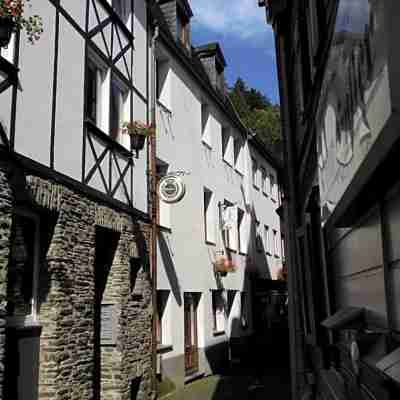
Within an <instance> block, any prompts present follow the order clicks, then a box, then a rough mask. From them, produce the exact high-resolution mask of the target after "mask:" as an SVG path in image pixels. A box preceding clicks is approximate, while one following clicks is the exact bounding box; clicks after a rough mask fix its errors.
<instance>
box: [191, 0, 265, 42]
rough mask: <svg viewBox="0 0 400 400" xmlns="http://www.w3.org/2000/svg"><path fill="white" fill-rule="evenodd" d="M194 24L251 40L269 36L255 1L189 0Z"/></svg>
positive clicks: (263, 11) (262, 15) (263, 12)
mask: <svg viewBox="0 0 400 400" xmlns="http://www.w3.org/2000/svg"><path fill="white" fill-rule="evenodd" d="M190 4H191V7H192V9H193V14H194V22H197V23H198V24H199V25H201V26H203V27H205V28H207V29H209V30H212V31H214V32H217V33H222V34H224V35H234V36H237V37H240V38H241V39H251V38H256V37H259V36H265V35H266V34H269V35H270V34H271V32H272V31H271V27H270V26H269V25H267V24H266V20H265V9H263V8H260V7H258V1H257V0H191V1H190Z"/></svg>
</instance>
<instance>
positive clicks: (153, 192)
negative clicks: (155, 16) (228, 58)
mask: <svg viewBox="0 0 400 400" xmlns="http://www.w3.org/2000/svg"><path fill="white" fill-rule="evenodd" d="M158 34H159V30H158V26H155V29H154V33H153V36H152V38H151V61H150V64H151V65H150V71H151V72H150V99H151V110H150V113H151V114H150V120H151V125H153V126H154V127H156V97H157V94H156V74H157V70H156V55H155V46H156V42H157V38H158ZM149 142H150V144H149V147H150V149H149V150H150V159H149V167H150V199H149V200H150V202H149V203H150V207H149V209H150V212H151V250H150V251H151V278H152V301H153V320H152V365H153V388H154V393H156V390H157V321H158V310H157V236H158V226H157V201H158V196H157V169H156V136H155V135H151V136H150V138H149Z"/></svg>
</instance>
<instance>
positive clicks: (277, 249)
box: [272, 229, 280, 258]
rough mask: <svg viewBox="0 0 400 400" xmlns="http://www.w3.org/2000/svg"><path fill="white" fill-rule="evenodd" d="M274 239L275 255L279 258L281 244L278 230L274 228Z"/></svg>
mask: <svg viewBox="0 0 400 400" xmlns="http://www.w3.org/2000/svg"><path fill="white" fill-rule="evenodd" d="M272 235H273V241H274V256H275V257H278V258H279V256H280V255H279V253H280V252H279V245H278V231H277V230H276V229H273V230H272Z"/></svg>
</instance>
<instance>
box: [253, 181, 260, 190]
mask: <svg viewBox="0 0 400 400" xmlns="http://www.w3.org/2000/svg"><path fill="white" fill-rule="evenodd" d="M253 188H254V189H256V190H257V191H258V192H259V191H260V188H259V187H258V186H257V185H255V184H254V183H253Z"/></svg>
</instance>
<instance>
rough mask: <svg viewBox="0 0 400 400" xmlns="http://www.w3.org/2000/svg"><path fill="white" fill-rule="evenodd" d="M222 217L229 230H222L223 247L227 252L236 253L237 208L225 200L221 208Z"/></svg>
mask: <svg viewBox="0 0 400 400" xmlns="http://www.w3.org/2000/svg"><path fill="white" fill-rule="evenodd" d="M222 215H223V220H224V223H226V222H228V225H229V229H224V231H223V238H224V241H225V246H226V247H227V248H228V249H229V250H233V251H237V246H238V243H237V235H238V233H237V218H238V211H237V207H236V206H234V205H233V204H232V203H231V202H229V201H227V200H225V201H224V204H223V207H222Z"/></svg>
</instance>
